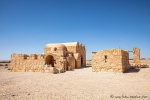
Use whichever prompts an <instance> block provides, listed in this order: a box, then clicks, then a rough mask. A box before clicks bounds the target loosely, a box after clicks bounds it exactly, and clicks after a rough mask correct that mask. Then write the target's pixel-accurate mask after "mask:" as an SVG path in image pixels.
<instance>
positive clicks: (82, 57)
mask: <svg viewBox="0 0 150 100" xmlns="http://www.w3.org/2000/svg"><path fill="white" fill-rule="evenodd" d="M81 66H83V57H82V56H81Z"/></svg>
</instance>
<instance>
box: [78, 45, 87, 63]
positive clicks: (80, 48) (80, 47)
mask: <svg viewBox="0 0 150 100" xmlns="http://www.w3.org/2000/svg"><path fill="white" fill-rule="evenodd" d="M76 53H79V54H80V55H81V57H82V58H81V59H82V60H83V61H82V66H86V49H85V46H84V45H82V44H78V45H77V48H76Z"/></svg>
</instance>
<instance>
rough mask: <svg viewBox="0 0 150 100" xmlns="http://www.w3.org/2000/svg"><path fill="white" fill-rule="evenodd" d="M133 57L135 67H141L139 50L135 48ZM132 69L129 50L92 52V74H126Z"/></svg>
mask: <svg viewBox="0 0 150 100" xmlns="http://www.w3.org/2000/svg"><path fill="white" fill-rule="evenodd" d="M133 55H134V62H135V65H140V62H139V61H140V56H139V55H140V51H139V49H138V48H133ZM133 67H136V66H133ZM130 68H131V66H130V64H129V51H128V50H122V49H111V50H101V51H99V52H92V72H99V71H111V72H125V71H126V70H128V69H130Z"/></svg>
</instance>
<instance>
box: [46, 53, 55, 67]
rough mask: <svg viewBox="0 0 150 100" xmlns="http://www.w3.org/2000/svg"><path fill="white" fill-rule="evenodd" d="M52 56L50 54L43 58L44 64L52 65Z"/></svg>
mask: <svg viewBox="0 0 150 100" xmlns="http://www.w3.org/2000/svg"><path fill="white" fill-rule="evenodd" d="M54 61H55V60H54V57H53V56H51V55H48V56H47V57H46V58H45V64H47V65H51V66H52V67H54Z"/></svg>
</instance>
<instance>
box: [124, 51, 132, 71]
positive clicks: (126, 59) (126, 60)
mask: <svg viewBox="0 0 150 100" xmlns="http://www.w3.org/2000/svg"><path fill="white" fill-rule="evenodd" d="M122 68H123V70H124V71H125V70H127V69H130V64H129V53H128V51H123V50H122Z"/></svg>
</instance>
